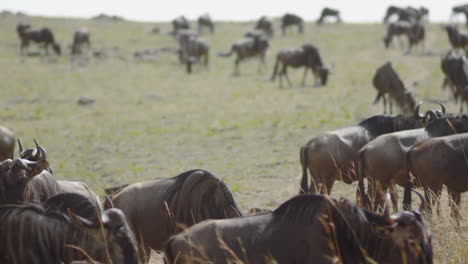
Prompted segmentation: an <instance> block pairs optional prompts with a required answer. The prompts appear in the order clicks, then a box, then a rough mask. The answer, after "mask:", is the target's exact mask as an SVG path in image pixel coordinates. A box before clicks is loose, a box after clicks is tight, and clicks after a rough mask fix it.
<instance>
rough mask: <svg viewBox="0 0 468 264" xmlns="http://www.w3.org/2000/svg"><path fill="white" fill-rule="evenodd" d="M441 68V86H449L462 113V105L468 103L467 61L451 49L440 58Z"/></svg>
mask: <svg viewBox="0 0 468 264" xmlns="http://www.w3.org/2000/svg"><path fill="white" fill-rule="evenodd" d="M441 68H442V72H443V73H444V75H445V78H444V81H443V84H442V88H444V89H445V88H446V87H447V86H448V87H449V89H450V91H451V94H452V96H453V98H454V99H455V102H457V103H459V104H460V113H463V105H464V104H465V103H468V62H467V60H466V58H465V56H464V55H463V54H461V53H460V52H457V51H456V50H451V51H449V52H448V53H447V54H446V55H445V56H444V57H443V58H442V60H441Z"/></svg>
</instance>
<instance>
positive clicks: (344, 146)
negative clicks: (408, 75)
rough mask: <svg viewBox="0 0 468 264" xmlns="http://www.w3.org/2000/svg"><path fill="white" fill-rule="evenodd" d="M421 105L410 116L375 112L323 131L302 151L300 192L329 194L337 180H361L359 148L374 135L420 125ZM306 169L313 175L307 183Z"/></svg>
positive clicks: (347, 181) (302, 148) (374, 136)
mask: <svg viewBox="0 0 468 264" xmlns="http://www.w3.org/2000/svg"><path fill="white" fill-rule="evenodd" d="M418 111H419V107H417V109H416V110H415V114H414V115H411V116H387V115H376V116H373V117H370V118H368V119H366V120H364V121H362V122H360V123H359V124H358V125H356V126H350V127H345V128H342V129H339V130H335V131H331V132H327V133H323V134H321V135H318V136H316V137H314V138H313V139H311V140H310V141H309V142H307V143H306V144H305V145H304V146H302V147H301V150H300V161H301V165H302V180H301V191H302V192H308V191H309V192H311V193H322V194H330V192H331V190H332V187H333V183H334V182H335V180H339V181H343V182H345V183H348V184H349V183H352V182H354V181H357V180H358V177H357V161H358V151H359V149H360V148H361V147H363V146H364V145H365V144H367V143H368V142H370V141H371V140H373V139H374V138H376V137H378V136H380V135H383V134H387V133H392V132H395V131H401V130H407V129H414V128H418V127H421V126H422V125H423V124H422V122H421V117H420V116H419V113H417V112H418ZM307 170H309V173H310V176H311V184H310V189H309V186H308V182H307V181H308V179H307Z"/></svg>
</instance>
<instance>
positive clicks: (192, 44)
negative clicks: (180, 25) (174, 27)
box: [177, 30, 210, 73]
mask: <svg viewBox="0 0 468 264" xmlns="http://www.w3.org/2000/svg"><path fill="white" fill-rule="evenodd" d="M177 37H178V40H179V45H180V48H179V51H178V52H179V54H178V55H179V60H180V61H181V62H182V63H184V64H186V65H187V73H192V64H193V63H196V62H199V61H200V60H201V59H203V65H204V66H205V67H207V66H208V59H209V50H210V45H209V44H208V42H207V41H206V40H204V39H202V38H200V37H199V36H198V35H194V34H192V33H190V32H188V31H185V30H184V31H182V32H181V31H179V33H178V34H177Z"/></svg>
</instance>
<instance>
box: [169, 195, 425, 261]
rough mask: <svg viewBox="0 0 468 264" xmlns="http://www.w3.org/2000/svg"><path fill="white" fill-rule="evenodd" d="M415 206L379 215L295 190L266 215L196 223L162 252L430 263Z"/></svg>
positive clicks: (187, 256)
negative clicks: (296, 192) (288, 198)
mask: <svg viewBox="0 0 468 264" xmlns="http://www.w3.org/2000/svg"><path fill="white" fill-rule="evenodd" d="M418 194H419V193H418ZM419 195H420V194H419ZM420 197H421V200H422V205H424V200H423V199H424V198H423V197H422V195H420ZM419 210H422V208H420V209H419ZM419 210H414V211H404V212H401V213H399V214H397V215H393V216H390V215H389V212H388V210H386V211H385V212H384V214H383V215H379V214H376V213H373V212H370V211H367V210H365V209H361V208H359V207H358V206H356V205H355V204H353V203H352V202H350V201H349V200H346V199H333V198H329V197H326V196H321V195H301V196H296V197H294V198H292V199H290V200H289V201H286V202H285V203H283V204H282V205H280V206H279V207H278V208H277V209H276V210H274V211H273V212H272V213H269V214H263V215H256V216H247V217H239V218H234V219H225V220H208V221H204V222H202V223H199V224H197V225H195V226H193V227H191V228H189V229H187V230H185V231H184V232H182V233H180V234H178V235H175V236H173V237H171V238H170V239H169V240H168V241H167V243H166V245H165V248H164V253H165V258H166V261H167V263H168V264H202V263H217V264H228V263H257V264H263V263H264V264H267V263H279V264H293V263H314V264H332V263H402V264H403V263H406V264H420V263H432V258H433V254H432V244H431V235H430V234H429V231H428V228H427V225H426V223H425V221H424V220H423V218H422V216H421V212H420V211H419Z"/></svg>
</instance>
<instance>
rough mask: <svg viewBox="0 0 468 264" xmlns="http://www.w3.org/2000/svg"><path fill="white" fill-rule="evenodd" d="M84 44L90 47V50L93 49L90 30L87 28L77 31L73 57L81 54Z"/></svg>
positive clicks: (73, 45) (74, 35)
mask: <svg viewBox="0 0 468 264" xmlns="http://www.w3.org/2000/svg"><path fill="white" fill-rule="evenodd" d="M84 44H86V45H87V46H88V49H89V48H91V42H90V40H89V30H88V29H87V28H79V29H77V30H76V31H75V34H73V43H72V55H78V54H81V53H82V52H83V51H82V47H83V45H84Z"/></svg>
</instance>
